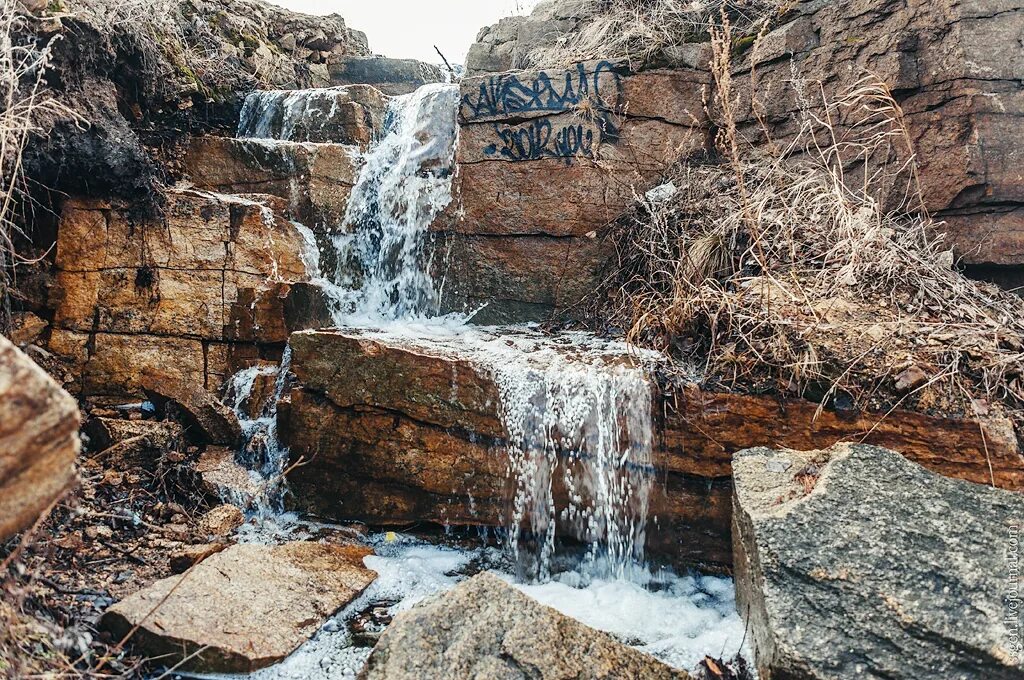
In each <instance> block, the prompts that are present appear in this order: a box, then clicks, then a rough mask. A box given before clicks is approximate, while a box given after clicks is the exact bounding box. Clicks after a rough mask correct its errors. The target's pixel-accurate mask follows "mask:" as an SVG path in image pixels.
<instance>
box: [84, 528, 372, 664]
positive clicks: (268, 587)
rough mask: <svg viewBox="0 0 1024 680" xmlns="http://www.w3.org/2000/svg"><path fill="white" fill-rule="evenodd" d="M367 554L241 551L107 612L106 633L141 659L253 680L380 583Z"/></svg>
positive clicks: (303, 546) (294, 548)
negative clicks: (249, 675)
mask: <svg viewBox="0 0 1024 680" xmlns="http://www.w3.org/2000/svg"><path fill="white" fill-rule="evenodd" d="M367 554H369V551H368V550H367V549H365V548H362V547H355V546H347V547H342V546H336V545H321V544H318V543H287V544H285V545H281V546H277V547H270V546H265V545H250V544H242V545H235V546H232V547H230V548H228V549H227V550H224V551H222V552H217V553H216V554H213V555H211V556H208V557H206V559H204V560H202V561H201V562H199V563H198V564H197V565H195V566H194V567H192V568H191V569H189V570H188V571H187V572H185V573H184V574H183V575H181V576H172V577H170V578H166V579H163V580H162V581H157V582H156V583H154V584H153V585H151V586H149V587H148V588H146V589H145V590H143V591H141V592H138V593H136V594H134V595H132V596H130V597H128V598H125V599H124V600H122V601H121V602H119V603H117V604H116V605H114V606H113V607H111V608H110V609H108V610H107V612H106V614H104V616H103V619H102V625H103V626H104V627H105V628H106V629H108V630H110V631H112V632H113V634H114V635H116V636H118V637H120V636H123V635H125V634H127V633H128V632H129V631H130V630H131V629H132V628H133V626H136V625H138V626H139V628H138V630H137V631H136V632H135V633H134V635H133V636H132V638H131V643H132V644H133V645H135V646H136V648H138V649H139V650H141V651H142V652H143V653H145V654H149V655H152V656H157V655H161V656H162V655H167V656H165V657H162V658H165V659H166V661H165V663H167V664H169V665H174V664H175V663H178V662H181V661H182V660H183V659H186V658H188V661H187V662H185V664H184V666H183V668H184V669H187V670H194V671H201V672H247V671H253V670H256V669H258V668H263V667H265V666H269V665H270V664H272V663H275V662H277V661H280V660H281V659H283V658H284V657H286V656H287V655H288V654H290V653H291V652H292V651H293V650H294V649H295V648H296V647H298V646H299V645H300V644H301V643H302V642H304V641H305V640H306V639H307V638H309V636H310V635H312V634H313V633H314V632H315V631H316V630H317V628H319V627H320V625H321V624H322V623H323V620H324V619H325V618H327V617H328V616H330V615H331V614H333V613H334V612H335V611H337V610H338V609H340V608H341V607H343V606H345V605H346V604H348V603H349V602H351V601H352V600H353V599H355V598H356V597H357V596H358V595H359V594H360V593H361V592H362V591H363V590H364V589H365V588H366V587H367V586H368V585H370V583H372V582H373V579H374V578H376V574H375V573H374V572H372V571H370V570H369V569H366V568H365V567H363V566H362V558H363V557H364V556H366V555H367Z"/></svg>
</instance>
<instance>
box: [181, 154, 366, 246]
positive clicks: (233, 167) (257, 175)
mask: <svg viewBox="0 0 1024 680" xmlns="http://www.w3.org/2000/svg"><path fill="white" fill-rule="evenodd" d="M366 141H367V142H368V141H369V140H366ZM358 153H359V148H358V147H356V146H350V145H343V144H333V143H313V142H284V141H278V140H274V141H269V140H256V139H232V138H228V137H212V136H208V137H195V138H193V140H192V142H191V145H190V146H189V149H188V153H187V154H186V156H185V161H184V162H185V172H186V173H187V174H188V176H189V178H190V179H191V180H192V182H193V183H194V184H195V185H196V186H197V187H199V188H202V189H208V190H211V191H218V192H223V193H236V194H270V195H273V196H278V197H280V198H283V199H285V200H286V201H287V202H288V203H287V205H288V211H289V214H290V215H291V216H292V217H293V219H296V220H298V221H299V222H302V223H303V224H305V225H308V226H310V227H311V228H316V227H320V226H326V227H333V226H336V225H338V224H340V223H341V219H342V218H343V217H344V215H345V207H346V206H347V205H348V196H349V192H350V191H351V189H352V185H353V184H354V183H355V180H356V175H357V160H358Z"/></svg>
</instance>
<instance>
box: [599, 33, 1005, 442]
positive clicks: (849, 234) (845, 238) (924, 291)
mask: <svg viewBox="0 0 1024 680" xmlns="http://www.w3.org/2000/svg"><path fill="white" fill-rule="evenodd" d="M724 23H725V25H726V28H725V30H724V31H723V32H720V33H718V34H717V35H716V37H715V52H716V58H715V60H714V75H715V77H716V81H717V82H716V85H717V90H718V91H717V97H718V101H717V102H716V111H715V112H714V115H715V116H717V117H718V119H719V126H718V127H719V130H720V131H721V133H720V135H719V139H718V145H717V146H718V151H719V155H718V157H717V158H716V159H715V160H714V161H711V162H707V163H705V164H694V163H693V162H689V163H682V164H680V165H678V166H677V167H676V168H675V169H674V170H673V171H672V172H670V173H669V174H668V176H667V177H666V178H665V181H666V183H669V182H670V183H671V185H672V187H674V188H675V189H676V191H675V193H674V194H671V195H670V196H669V197H667V198H666V196H668V194H670V193H671V189H668V188H666V187H663V188H662V189H661V190H659V191H658V192H652V193H650V194H649V195H648V196H641V197H639V198H638V205H637V207H636V209H635V210H634V211H633V212H632V213H631V214H630V215H628V216H627V217H626V218H624V219H623V220H621V221H620V223H619V224H618V228H617V230H616V231H615V233H614V234H613V238H614V239H615V241H616V245H617V249H618V253H619V259H618V268H617V271H616V272H615V274H614V276H613V277H612V278H611V279H610V280H609V281H608V282H607V283H606V285H605V287H604V288H603V290H602V291H601V292H600V293H599V295H597V296H596V297H595V299H604V300H607V299H611V300H612V303H611V307H612V313H611V317H612V320H613V324H617V325H619V326H621V327H624V328H628V329H629V331H628V336H629V339H630V340H631V341H633V342H635V343H637V344H639V345H642V346H648V347H654V348H657V349H660V350H664V351H667V352H668V353H670V354H671V355H673V356H675V357H677V358H679V359H681V360H683V361H682V362H681V364H682V363H685V364H686V365H688V366H691V367H692V366H693V365H697V366H699V367H700V369H699V378H698V379H699V380H701V381H704V382H706V383H717V384H721V385H724V386H732V387H741V388H743V389H746V390H771V391H776V392H781V393H788V394H794V395H800V396H804V397H808V398H813V399H816V400H820V401H821V403H822V404H823V405H825V404H828V403H830V402H831V403H832V404H833V405H837V406H845V407H848V408H853V407H860V408H874V409H878V408H881V409H886V408H895V407H896V406H900V405H902V406H913V407H915V408H918V409H921V410H936V411H941V412H946V413H961V414H966V415H985V414H987V413H988V412H989V411H990V410H996V411H999V412H1003V413H1007V414H1009V415H1011V416H1013V417H1014V419H1015V421H1017V422H1018V423H1019V422H1020V421H1021V418H1020V417H1019V416H1020V413H1021V410H1022V408H1024V385H1022V382H1021V379H1022V378H1021V376H1022V375H1024V300H1022V299H1021V298H1020V297H1017V296H1015V295H1013V294H1010V293H1008V292H1004V291H1001V290H999V289H998V288H996V287H995V286H992V285H989V284H985V283H980V282H976V281H972V280H970V279H967V278H966V277H964V276H963V275H962V274H961V273H960V272H959V271H958V270H957V268H956V263H955V262H954V256H953V252H952V250H950V249H949V248H948V247H947V246H946V245H945V244H944V243H943V241H942V238H941V236H940V235H939V232H940V231H941V230H940V229H939V228H938V227H939V226H940V225H939V224H936V223H935V222H933V221H932V219H931V217H930V216H929V215H928V214H927V212H926V211H925V210H924V209H923V205H922V203H921V199H920V190H919V185H918V181H917V172H916V165H915V163H914V159H913V153H912V147H911V144H910V141H909V136H908V135H907V130H906V126H905V124H904V121H903V113H902V111H901V109H900V107H899V105H898V103H897V102H896V101H895V100H894V99H893V97H892V96H891V95H890V93H889V92H888V90H887V88H886V87H885V85H884V84H883V83H881V82H879V81H878V80H877V79H876V78H874V77H872V76H870V75H865V77H864V78H863V79H862V80H861V81H860V82H859V83H857V84H856V85H855V86H854V87H853V88H852V89H851V90H850V91H849V92H848V93H846V94H845V95H843V96H841V97H839V98H838V99H837V100H835V101H828V100H826V98H825V97H824V95H823V94H821V88H820V87H817V88H816V87H812V85H813V84H809V83H800V84H796V85H795V86H799V87H803V89H804V91H805V92H806V91H808V90H811V91H813V90H815V89H816V90H817V91H818V96H817V98H818V101H817V102H815V103H810V102H808V103H805V105H804V109H805V110H804V111H803V115H802V119H801V124H802V128H801V130H800V131H799V133H798V134H797V135H796V137H795V139H794V140H793V141H792V142H790V143H789V144H787V145H786V146H785V147H783V148H778V147H772V146H771V145H767V146H765V147H761V148H760V149H759V150H754V149H752V148H749V147H746V146H744V145H743V143H742V141H741V140H739V139H738V138H737V137H736V135H735V125H734V124H733V125H730V124H729V120H728V119H729V118H730V117H731V114H730V107H729V103H730V102H731V101H732V100H733V97H734V94H733V93H732V92H731V90H730V82H729V63H728V58H727V55H728V53H729V46H730V43H731V41H730V35H729V30H728V26H727V22H724ZM723 55H726V56H723ZM723 101H724V105H723ZM723 116H725V118H726V120H721V118H722V117H723ZM840 119H842V120H843V125H842V126H839V125H838V124H837V123H836V122H835V121H837V120H840ZM841 130H842V131H841ZM893 157H903V158H908V157H909V160H907V161H905V162H902V163H900V164H897V165H895V166H894V165H892V164H882V165H876V164H875V163H876V161H875V159H878V158H893ZM849 167H856V168H857V174H856V176H850V175H848V174H847V173H846V171H845V170H844V168H849ZM879 186H884V187H887V188H891V187H893V186H896V187H903V188H904V189H903V195H904V200H903V203H902V205H901V206H899V207H898V209H896V210H888V211H886V210H883V209H882V208H881V205H880V203H879V200H878V199H876V198H875V196H877V195H878V191H877V189H878V187H879ZM658 194H660V195H658ZM603 315H605V316H607V311H605V312H603Z"/></svg>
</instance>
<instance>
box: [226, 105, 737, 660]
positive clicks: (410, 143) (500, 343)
mask: <svg viewBox="0 0 1024 680" xmlns="http://www.w3.org/2000/svg"><path fill="white" fill-rule="evenodd" d="M320 96H322V95H320V94H310V93H308V92H307V93H256V94H254V95H252V96H251V97H250V99H249V100H247V102H246V104H245V108H244V109H243V116H242V123H241V124H240V126H239V136H246V137H261V136H271V135H277V136H278V137H279V138H281V139H288V138H289V135H291V134H293V131H294V130H296V129H298V128H299V127H302V126H301V125H298V124H297V123H298V122H299V121H300V120H301V118H302V116H304V115H312V114H310V113H309V112H311V111H318V112H319V113H316V114H315V115H322V111H321V109H322V107H319V106H313V105H312V102H313V100H315V99H316V98H317V97H320ZM457 108H458V87H457V86H454V85H429V86H426V87H423V88H421V89H420V90H418V91H417V92H415V93H413V94H411V95H406V96H404V97H397V98H394V99H393V100H392V102H391V105H390V109H389V111H388V114H387V118H386V122H385V129H384V132H383V135H382V136H381V138H380V139H379V140H378V141H377V142H376V143H375V144H374V145H373V146H372V147H371V149H370V150H369V151H368V152H366V153H365V154H364V156H363V158H362V162H363V165H362V168H361V171H360V173H359V177H358V180H357V182H356V184H355V186H354V187H353V189H352V193H351V198H350V200H349V205H348V210H347V213H346V215H345V219H344V221H343V223H342V224H340V225H336V229H335V230H334V234H333V236H332V238H331V247H333V249H334V251H335V252H333V253H330V255H331V257H327V258H321V257H318V255H319V253H318V251H316V250H315V246H316V240H315V239H314V238H313V234H312V232H310V231H309V230H308V229H305V227H302V225H296V228H297V229H299V230H300V233H302V234H303V236H304V241H305V243H306V244H307V248H306V252H305V253H303V261H304V262H305V263H306V266H307V271H308V273H309V277H310V279H311V280H313V281H314V282H318V283H320V285H321V286H322V287H323V288H324V290H325V292H326V293H327V295H328V297H329V298H330V300H331V304H332V307H333V310H332V311H333V316H334V323H335V324H336V325H338V326H345V327H346V328H347V329H348V330H349V331H352V332H365V333H370V334H378V335H382V336H385V338H386V339H388V340H391V341H400V342H404V343H409V344H411V345H413V346H419V347H423V348H424V349H425V350H429V351H439V352H448V353H455V354H456V355H457V356H458V357H459V358H462V359H467V360H469V361H470V362H471V363H472V364H473V365H474V366H475V367H477V369H478V370H480V371H481V372H485V373H486V374H488V375H489V376H491V378H493V380H494V382H495V383H496V385H497V386H498V389H499V394H500V401H501V403H500V415H501V418H502V422H503V425H504V428H505V430H506V433H507V435H508V445H507V453H508V459H507V469H508V475H509V480H510V487H511V488H512V493H511V498H510V499H509V504H508V508H507V512H506V517H505V525H506V526H505V528H506V532H505V534H504V535H505V536H506V538H505V546H504V547H505V549H504V551H503V552H502V553H501V554H500V555H498V556H496V555H495V554H494V553H493V551H487V550H484V549H481V550H484V553H480V554H471V553H466V552H445V550H444V549H442V548H434V547H423V546H420V547H417V546H418V545H419V544H415V543H409V542H408V541H404V539H403V541H400V544H401V546H405V547H404V548H401V549H399V547H396V546H394V545H391V544H390V542H387V541H384V540H383V539H378V540H377V542H376V544H375V547H376V548H377V551H378V556H376V557H372V558H367V563H368V566H370V567H371V568H373V569H375V570H377V571H378V572H379V573H380V574H381V577H380V578H379V579H378V581H377V583H375V584H374V585H373V586H371V588H370V590H368V591H367V594H366V595H364V597H363V598H361V599H360V600H359V601H357V602H356V603H353V605H351V606H350V607H349V608H347V609H346V610H345V611H344V612H342V613H341V614H339V616H338V617H337V618H336V619H335V621H336V622H338V623H336V624H332V625H334V626H335V629H333V630H332V628H331V626H330V625H329V626H328V627H326V628H325V630H324V631H323V632H321V634H320V635H319V636H318V637H317V638H316V639H314V640H313V641H311V642H310V643H309V644H307V645H305V646H304V647H303V648H302V650H300V652H299V653H297V654H296V655H294V656H293V658H292V659H289V661H288V662H286V663H285V664H283V665H282V666H280V667H278V668H276V669H275V671H274V672H273V673H272V674H271V675H265V677H345V676H346V674H347V673H349V671H351V670H352V669H357V668H359V666H360V665H361V663H362V660H363V659H365V655H366V654H367V653H368V650H359V649H357V648H354V647H353V646H352V641H351V639H349V638H348V637H346V636H347V635H348V634H347V632H346V631H345V630H344V629H342V628H339V627H341V626H343V623H344V622H345V621H348V620H351V618H352V617H353V616H355V614H356V613H358V611H359V607H360V606H364V607H365V606H366V605H367V603H368V602H371V601H373V599H374V598H377V599H378V600H382V601H385V602H387V603H389V604H388V606H389V607H391V608H392V609H393V610H399V609H401V608H404V607H407V606H411V604H412V603H413V602H415V601H417V600H418V599H420V598H422V597H423V596H425V595H426V594H429V593H431V592H436V591H438V590H443V589H445V588H448V587H451V585H453V584H454V583H455V581H457V580H459V579H460V578H463V577H464V576H465V569H464V567H465V564H466V563H468V562H470V561H474V562H481V561H483V562H488V563H490V564H491V566H493V567H496V568H498V569H501V570H505V572H506V573H507V574H509V576H508V578H509V579H510V580H511V579H512V576H511V573H515V574H516V578H517V580H518V581H519V582H520V583H521V584H522V585H521V586H520V587H522V588H523V589H524V590H526V592H528V593H529V594H531V595H533V596H535V597H536V598H537V599H540V600H541V601H544V602H547V603H548V604H551V605H552V606H555V607H556V608H559V609H562V610H563V611H565V612H566V613H568V614H570V615H572V616H575V617H576V618H579V619H580V620H583V621H584V622H588V623H591V625H594V626H596V627H598V628H603V629H605V630H609V632H612V633H613V634H617V635H620V637H622V638H623V639H626V640H628V641H630V643H631V644H636V645H637V646H639V647H640V648H641V649H645V651H648V652H650V653H652V654H654V655H656V656H659V657H661V658H663V659H665V660H666V661H668V662H669V663H673V664H674V665H677V666H681V667H687V668H693V666H694V665H695V664H696V662H697V660H698V658H699V655H698V651H699V652H700V655H702V654H703V653H705V652H707V653H711V654H715V655H717V654H720V653H722V652H723V651H726V647H727V646H728V645H732V646H733V647H734V648H738V647H739V645H740V640H741V639H742V637H741V636H742V626H741V625H740V624H739V619H738V617H737V616H736V614H735V610H734V605H733V603H732V600H731V587H730V586H729V585H728V581H725V580H706V581H701V580H700V579H696V578H691V577H676V576H674V575H669V576H665V577H661V578H660V580H659V578H653V577H652V576H651V573H650V572H649V571H648V569H647V565H646V564H645V555H644V543H645V540H646V532H647V515H648V505H649V501H648V498H649V494H650V491H651V487H652V485H653V479H654V469H653V465H652V462H651V448H652V422H651V417H652V403H651V387H650V383H649V380H648V378H647V375H646V371H645V365H646V364H649V363H651V362H653V361H657V358H656V357H654V356H650V355H643V353H637V352H635V351H631V350H630V349H629V348H626V347H625V346H624V345H622V344H620V343H611V342H605V341H598V340H596V339H594V338H592V337H591V336H588V335H585V334H572V333H568V334H562V335H560V336H558V338H557V339H553V338H550V337H549V336H544V335H542V334H540V333H539V332H537V331H536V330H533V329H530V328H526V327H516V328H479V327H473V326H469V325H467V324H466V321H465V319H466V318H468V315H467V316H459V315H452V314H449V315H446V316H441V314H440V309H439V300H440V293H439V290H438V286H437V284H436V281H435V278H434V276H433V274H434V271H435V268H437V266H438V265H439V264H441V263H439V262H438V261H436V260H435V253H434V250H435V248H434V247H433V244H432V242H431V236H430V230H429V228H430V225H431V223H432V222H433V221H434V220H435V218H436V217H437V216H438V214H439V213H440V212H441V211H443V210H444V209H445V208H446V207H447V206H448V204H449V203H450V202H451V200H452V188H451V184H452V175H453V172H454V169H455V164H454V149H455V146H456V132H457V122H456V111H457ZM322 261H330V262H337V263H338V264H337V267H336V268H335V269H334V271H328V272H324V271H322V270H321V266H320V262H322ZM289 357H290V354H289V352H288V351H286V352H285V357H284V360H283V361H282V363H281V366H280V367H279V368H276V369H275V368H266V367H263V368H250V369H246V370H245V371H242V372H240V373H239V374H237V375H236V376H235V377H234V378H233V379H232V381H231V384H230V387H229V389H228V399H229V401H230V402H231V403H232V404H233V406H234V407H235V410H236V412H237V413H238V414H239V417H240V419H241V420H242V422H243V429H244V432H245V440H246V444H245V447H244V448H243V450H242V452H241V453H240V454H239V455H240V459H241V460H242V461H244V462H245V463H246V464H247V466H248V467H249V468H250V469H252V470H253V471H254V473H255V474H257V475H258V476H259V477H260V478H261V479H263V480H265V487H266V489H267V493H265V494H263V495H262V496H263V497H262V498H260V499H257V501H256V502H255V507H256V512H257V513H264V514H273V513H280V512H281V510H282V505H283V502H282V498H283V492H284V488H283V485H282V483H281V481H280V480H281V478H282V472H283V470H284V468H285V466H286V464H287V451H286V450H284V449H283V448H282V447H280V445H279V444H278V442H277V437H276V408H277V406H276V405H277V397H279V396H280V395H281V393H282V392H283V391H284V389H285V388H286V386H287V380H288V368H289V366H288V362H289ZM270 372H273V373H274V375H275V376H276V377H275V382H276V389H275V392H276V394H275V396H274V398H272V399H271V400H270V401H268V403H267V405H266V406H265V407H264V408H263V409H262V411H261V412H260V413H259V414H258V417H255V418H253V417H250V416H249V415H247V411H246V408H245V407H246V406H247V402H248V400H249V399H250V395H251V393H252V388H253V385H254V383H255V381H256V380H257V379H258V378H260V377H261V376H262V377H263V378H264V379H265V378H266V377H267V375H268V374H269V373H270ZM455 387H456V386H455V385H454V384H453V390H454V389H455ZM564 534H568V535H569V536H570V537H572V538H575V539H577V540H581V541H582V543H583V545H584V546H585V547H584V549H583V550H582V554H581V555H578V556H576V557H575V558H574V561H573V565H572V568H570V569H569V570H564V569H558V568H555V556H556V552H557V551H558V548H559V546H560V544H561V542H560V540H559V539H560V537H562V536H563V535H564ZM439 551H440V552H439ZM467 555H470V556H467ZM485 557H486V559H484V558H485ZM371 561H372V563H371ZM428 565H429V566H428ZM687 579H689V580H687ZM416 584H421V586H422V587H420V586H417V585H416ZM389 589H390V590H389ZM392 590H394V592H391V591H392ZM709 636H710V637H709ZM712 643H713V645H712ZM719 643H721V645H720V647H721V648H720V649H716V648H712V647H713V646H719ZM726 643H728V645H727V644H726ZM728 651H730V652H732V651H735V649H732V650H728Z"/></svg>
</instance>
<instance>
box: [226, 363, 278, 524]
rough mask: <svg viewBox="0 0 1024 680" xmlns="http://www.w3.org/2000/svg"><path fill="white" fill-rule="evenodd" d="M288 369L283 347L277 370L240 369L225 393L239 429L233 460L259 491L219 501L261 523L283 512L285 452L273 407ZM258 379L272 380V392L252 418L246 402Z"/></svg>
mask: <svg viewBox="0 0 1024 680" xmlns="http://www.w3.org/2000/svg"><path fill="white" fill-rule="evenodd" d="M290 368H291V348H290V347H285V350H284V354H283V356H282V357H281V364H280V365H279V366H278V367H273V366H251V367H249V368H246V369H243V370H241V371H239V372H238V373H236V374H235V375H234V376H233V377H232V378H231V380H230V381H229V382H228V387H227V391H226V393H225V398H226V400H227V402H228V404H229V405H230V406H231V407H232V408H233V409H234V411H235V415H236V416H238V423H239V425H241V428H242V446H241V448H240V450H239V454H238V455H237V456H236V458H237V459H238V461H239V462H240V463H242V464H243V465H245V467H246V468H247V469H248V470H250V475H251V476H253V477H254V478H255V479H254V480H253V481H254V482H255V487H256V488H257V489H259V490H258V492H256V493H255V494H254V495H253V496H252V497H248V498H237V497H234V496H230V495H229V497H227V498H224V499H223V500H225V501H227V502H231V503H234V504H235V505H238V506H239V507H242V508H246V509H247V510H248V511H249V512H250V513H251V514H253V515H255V516H256V517H258V518H263V519H265V518H267V517H271V516H274V515H277V514H280V513H282V512H284V494H285V490H286V489H285V481H284V470H285V466H286V465H287V462H288V450H287V449H286V448H283V447H282V446H281V444H280V442H279V441H278V438H277V405H278V403H279V402H280V401H281V395H282V394H283V393H284V390H285V387H286V385H287V381H288V371H289V369H290ZM261 375H263V376H269V375H273V376H275V378H274V391H273V393H272V394H271V395H270V397H269V398H268V399H267V401H266V403H264V404H263V406H262V407H261V408H260V409H259V413H258V415H256V416H255V417H253V416H252V415H251V414H250V411H249V410H248V408H247V406H248V404H247V402H248V401H249V400H250V399H251V398H252V395H253V387H254V385H255V383H256V379H257V377H259V376H261ZM228 493H229V494H230V493H231V492H230V491H229V492H228Z"/></svg>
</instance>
